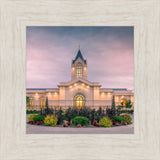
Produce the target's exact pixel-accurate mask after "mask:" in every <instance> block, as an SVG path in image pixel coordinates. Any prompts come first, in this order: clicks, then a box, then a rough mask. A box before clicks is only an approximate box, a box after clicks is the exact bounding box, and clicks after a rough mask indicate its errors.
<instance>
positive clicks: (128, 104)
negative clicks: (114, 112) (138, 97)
mask: <svg viewBox="0 0 160 160" xmlns="http://www.w3.org/2000/svg"><path fill="white" fill-rule="evenodd" d="M125 105H126V106H125V107H126V108H131V107H132V103H131V100H128V101H126V104H125Z"/></svg>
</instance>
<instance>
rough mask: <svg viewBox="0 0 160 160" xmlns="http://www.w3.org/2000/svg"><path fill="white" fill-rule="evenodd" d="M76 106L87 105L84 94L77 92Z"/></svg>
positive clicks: (79, 107)
mask: <svg viewBox="0 0 160 160" xmlns="http://www.w3.org/2000/svg"><path fill="white" fill-rule="evenodd" d="M73 101H74V106H75V107H77V108H78V109H81V108H82V107H84V106H85V97H84V96H83V95H82V94H77V95H76V96H75V97H74V99H73Z"/></svg>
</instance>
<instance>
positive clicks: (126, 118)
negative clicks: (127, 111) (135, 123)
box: [122, 115, 132, 124]
mask: <svg viewBox="0 0 160 160" xmlns="http://www.w3.org/2000/svg"><path fill="white" fill-rule="evenodd" d="M122 117H123V118H124V119H125V121H126V122H127V123H129V124H130V123H132V118H131V117H130V116H129V115H123V116H122Z"/></svg>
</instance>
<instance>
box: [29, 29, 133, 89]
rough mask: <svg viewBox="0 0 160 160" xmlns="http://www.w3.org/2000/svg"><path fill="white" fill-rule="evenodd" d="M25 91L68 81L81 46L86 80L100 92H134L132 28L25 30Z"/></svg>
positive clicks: (54, 85)
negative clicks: (108, 90)
mask: <svg viewBox="0 0 160 160" xmlns="http://www.w3.org/2000/svg"><path fill="white" fill-rule="evenodd" d="M26 34H27V81H26V87H27V88H58V87H57V85H58V84H59V82H67V81H70V80H71V61H72V59H74V58H75V56H76V54H77V52H78V46H79V44H80V46H81V49H80V50H81V53H82V55H83V57H84V58H85V59H87V63H88V80H89V81H92V82H100V84H101V85H102V88H128V89H133V88H134V79H133V76H134V31H133V27H27V33H26Z"/></svg>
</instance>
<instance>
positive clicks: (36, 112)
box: [26, 110, 40, 114]
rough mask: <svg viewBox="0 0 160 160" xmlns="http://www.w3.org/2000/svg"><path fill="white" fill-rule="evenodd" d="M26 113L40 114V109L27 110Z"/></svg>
mask: <svg viewBox="0 0 160 160" xmlns="http://www.w3.org/2000/svg"><path fill="white" fill-rule="evenodd" d="M26 114H40V111H36V110H27V111H26Z"/></svg>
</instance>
